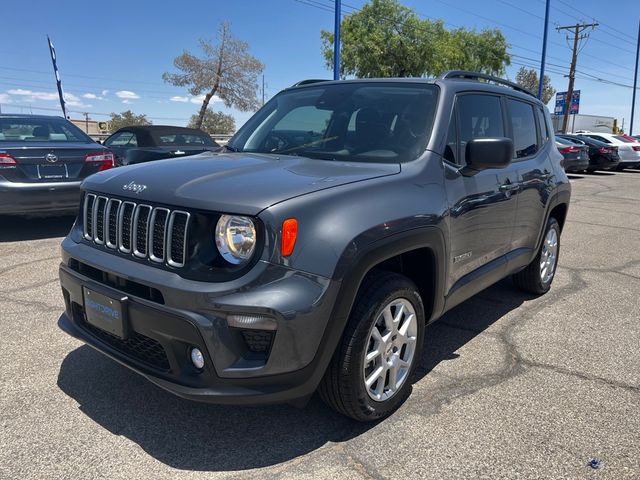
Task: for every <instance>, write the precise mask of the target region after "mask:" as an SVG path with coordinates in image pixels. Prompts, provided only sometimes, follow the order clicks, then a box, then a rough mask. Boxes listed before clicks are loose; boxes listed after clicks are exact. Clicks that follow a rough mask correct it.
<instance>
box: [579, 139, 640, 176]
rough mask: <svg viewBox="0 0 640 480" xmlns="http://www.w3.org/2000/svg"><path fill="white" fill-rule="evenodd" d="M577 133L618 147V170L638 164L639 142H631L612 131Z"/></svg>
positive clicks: (639, 157) (639, 162) (639, 163)
mask: <svg viewBox="0 0 640 480" xmlns="http://www.w3.org/2000/svg"><path fill="white" fill-rule="evenodd" d="M578 135H580V136H583V135H584V136H587V137H589V138H593V139H594V140H599V141H601V142H603V143H606V144H607V145H613V146H615V147H618V155H620V163H619V164H618V167H617V169H618V170H624V169H625V168H636V167H637V166H638V165H640V142H632V141H631V140H628V139H627V138H625V137H624V136H622V135H615V134H613V133H593V132H578Z"/></svg>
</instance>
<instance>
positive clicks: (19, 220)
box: [0, 215, 75, 243]
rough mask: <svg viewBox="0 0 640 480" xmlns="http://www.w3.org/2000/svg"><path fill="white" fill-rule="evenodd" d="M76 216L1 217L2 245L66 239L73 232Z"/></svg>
mask: <svg viewBox="0 0 640 480" xmlns="http://www.w3.org/2000/svg"><path fill="white" fill-rule="evenodd" d="M74 220H75V216H69V215H67V216H62V217H44V218H37V217H18V216H4V215H0V243H2V242H19V241H22V240H40V239H43V238H55V237H64V236H66V235H67V233H69V230H71V226H72V225H73V222H74Z"/></svg>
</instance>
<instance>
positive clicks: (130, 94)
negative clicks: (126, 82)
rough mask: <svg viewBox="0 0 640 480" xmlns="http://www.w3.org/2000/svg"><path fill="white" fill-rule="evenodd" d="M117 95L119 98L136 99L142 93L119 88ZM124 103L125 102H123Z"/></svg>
mask: <svg viewBox="0 0 640 480" xmlns="http://www.w3.org/2000/svg"><path fill="white" fill-rule="evenodd" d="M116 97H118V98H122V99H125V100H136V99H138V98H140V95H138V94H137V93H135V92H131V91H129V90H119V91H117V92H116ZM122 103H124V102H122Z"/></svg>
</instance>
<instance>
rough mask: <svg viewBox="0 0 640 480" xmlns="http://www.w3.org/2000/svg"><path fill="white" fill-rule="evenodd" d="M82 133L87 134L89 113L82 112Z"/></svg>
mask: <svg viewBox="0 0 640 480" xmlns="http://www.w3.org/2000/svg"><path fill="white" fill-rule="evenodd" d="M83 115H84V131H85V133H89V112H84V113H83Z"/></svg>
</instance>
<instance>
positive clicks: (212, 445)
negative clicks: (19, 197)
mask: <svg viewBox="0 0 640 480" xmlns="http://www.w3.org/2000/svg"><path fill="white" fill-rule="evenodd" d="M507 290H508V292H507ZM527 298H530V297H526V296H524V295H521V294H518V293H517V292H516V291H515V290H514V288H513V287H512V286H511V282H510V281H507V282H500V283H499V284H497V285H495V286H493V287H491V288H489V289H488V290H485V291H484V292H482V293H480V294H479V295H478V296H476V297H474V298H473V299H471V300H469V301H467V302H465V303H464V304H462V305H461V306H459V307H456V308H455V309H453V310H452V311H450V312H449V313H447V314H446V315H445V316H444V317H443V318H442V319H441V320H439V321H438V322H435V323H434V324H432V325H430V326H429V327H428V328H427V332H426V336H425V338H426V340H425V350H424V354H423V357H422V359H421V362H420V364H419V366H418V368H417V372H416V373H417V379H416V381H417V380H418V379H420V378H422V377H423V376H424V375H426V374H427V373H428V372H429V371H431V370H433V369H434V368H435V367H436V366H437V365H438V364H439V363H440V362H442V361H447V360H452V359H455V358H457V354H456V353H455V352H456V351H457V350H458V349H459V348H460V347H461V346H463V345H464V344H466V343H467V342H469V341H470V340H472V339H473V338H474V337H475V336H476V335H478V334H480V333H481V332H482V331H483V330H485V329H486V328H487V327H489V326H490V325H491V324H493V323H494V322H496V321H497V320H499V319H500V318H502V317H503V316H504V315H505V314H506V313H507V312H509V311H511V310H513V309H514V308H516V307H517V306H519V305H520V304H522V303H523V302H524V301H525V300H526V299H527ZM58 386H59V387H60V389H61V390H62V391H63V392H64V393H66V394H67V395H69V396H70V397H71V398H73V399H74V400H76V401H77V402H78V404H79V408H80V410H81V411H82V412H83V413H85V414H86V415H87V416H88V417H89V418H91V419H92V420H94V421H95V422H97V423H98V424H99V425H101V426H103V427H104V428H106V429H107V430H109V431H110V432H112V433H113V434H115V435H123V436H125V437H127V438H128V439H130V440H132V441H133V442H135V443H136V444H138V445H139V446H140V447H141V448H142V449H144V450H145V451H146V452H147V453H148V454H149V455H151V456H152V457H154V458H155V459H157V460H159V461H161V462H163V463H165V464H167V465H170V466H172V467H174V468H178V469H182V470H196V471H237V470H245V469H251V468H259V467H265V466H270V465H275V464H279V463H282V462H286V461H289V460H292V459H294V458H296V457H299V456H301V455H305V454H307V453H309V452H311V451H313V450H316V449H318V448H320V447H322V446H323V445H325V444H327V443H328V442H344V441H347V440H349V439H351V438H354V437H356V436H358V435H361V434H362V433H364V432H366V431H367V430H369V429H370V428H372V427H374V426H375V425H376V423H369V424H362V423H358V422H355V421H353V420H350V419H348V418H345V417H343V416H341V415H339V414H337V413H335V412H334V411H332V410H331V409H329V408H328V407H327V406H325V405H324V404H323V403H322V401H321V400H320V399H319V398H318V396H317V395H315V396H314V397H313V398H312V399H311V401H310V402H309V404H308V405H307V406H306V407H305V408H303V409H297V408H295V407H292V406H289V405H273V406H261V407H246V406H220V405H209V404H203V403H197V402H191V401H188V400H184V399H181V398H178V397H176V396H174V395H172V394H170V393H168V392H165V391H164V390H162V389H160V388H159V387H156V386H154V385H153V384H151V383H150V382H148V381H147V380H145V379H144V378H143V377H141V376H139V375H137V374H136V373H134V372H132V371H130V370H128V369H127V368H125V367H123V366H121V365H119V364H118V363H116V362H114V361H112V360H110V359H108V358H107V357H105V356H103V355H102V354H100V353H98V352H97V351H95V350H93V349H92V348H90V347H88V346H86V345H85V346H82V347H80V348H77V349H76V350H74V351H72V352H71V353H69V355H68V356H67V357H66V358H65V359H64V360H63V362H62V365H61V368H60V373H59V376H58ZM399 414H401V413H399Z"/></svg>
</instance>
